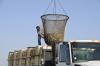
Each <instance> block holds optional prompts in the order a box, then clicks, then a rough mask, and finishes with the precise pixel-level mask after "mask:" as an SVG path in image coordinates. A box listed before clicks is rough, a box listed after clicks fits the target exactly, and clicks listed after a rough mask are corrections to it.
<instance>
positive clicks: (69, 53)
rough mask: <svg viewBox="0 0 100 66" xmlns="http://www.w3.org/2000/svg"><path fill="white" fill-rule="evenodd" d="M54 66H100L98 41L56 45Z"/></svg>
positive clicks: (99, 45) (99, 43) (70, 42)
mask: <svg viewBox="0 0 100 66" xmlns="http://www.w3.org/2000/svg"><path fill="white" fill-rule="evenodd" d="M55 57H56V60H55V61H56V66H100V41H99V40H75V41H68V42H61V43H59V44H56V56H55Z"/></svg>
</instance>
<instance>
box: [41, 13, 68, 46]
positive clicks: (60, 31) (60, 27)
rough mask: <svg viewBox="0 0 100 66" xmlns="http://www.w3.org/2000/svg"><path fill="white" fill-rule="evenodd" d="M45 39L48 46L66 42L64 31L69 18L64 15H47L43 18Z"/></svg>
mask: <svg viewBox="0 0 100 66" xmlns="http://www.w3.org/2000/svg"><path fill="white" fill-rule="evenodd" d="M41 19H42V23H43V28H44V39H45V42H46V43H47V44H52V43H51V42H60V41H63V40H64V31H65V26H66V23H67V20H68V19H69V17H68V16H66V15H62V14H46V15H42V16H41Z"/></svg>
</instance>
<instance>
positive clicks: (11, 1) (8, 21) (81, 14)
mask: <svg viewBox="0 0 100 66" xmlns="http://www.w3.org/2000/svg"><path fill="white" fill-rule="evenodd" d="M60 1H61V3H62V5H63V7H64V9H65V10H66V12H67V15H68V16H69V18H70V19H69V20H68V23H67V26H66V30H65V41H66V40H76V39H92V40H94V39H96V40H99V39H100V29H99V28H100V0H60ZM49 2H50V0H0V66H7V55H8V52H9V51H14V50H17V49H21V48H25V47H28V46H35V45H37V34H36V29H35V27H36V25H39V23H41V18H40V16H41V15H42V14H43V12H44V10H45V9H46V8H47V5H48V3H49ZM59 9H60V8H58V10H59ZM48 10H49V11H48V13H52V7H51V8H50V9H48Z"/></svg>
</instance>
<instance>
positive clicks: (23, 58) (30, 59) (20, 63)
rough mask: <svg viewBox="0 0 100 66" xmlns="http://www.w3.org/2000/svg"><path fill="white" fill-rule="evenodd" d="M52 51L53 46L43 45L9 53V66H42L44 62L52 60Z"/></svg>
mask: <svg viewBox="0 0 100 66" xmlns="http://www.w3.org/2000/svg"><path fill="white" fill-rule="evenodd" d="M51 49H52V48H51V46H47V45H43V46H36V47H27V48H25V49H21V50H17V51H14V52H9V55H8V66H41V65H42V64H44V61H47V60H51V57H52V56H50V55H52V53H51V51H52V50H51ZM44 54H45V55H44Z"/></svg>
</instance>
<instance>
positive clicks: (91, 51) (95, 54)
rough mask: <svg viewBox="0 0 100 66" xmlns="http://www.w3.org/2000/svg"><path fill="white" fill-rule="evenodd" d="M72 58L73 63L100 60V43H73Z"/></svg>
mask: <svg viewBox="0 0 100 66" xmlns="http://www.w3.org/2000/svg"><path fill="white" fill-rule="evenodd" d="M72 58H73V62H83V61H93V60H100V43H94V42H91V43H90V42H74V43H72Z"/></svg>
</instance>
